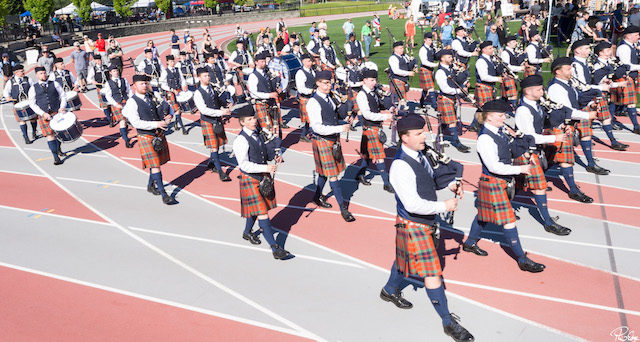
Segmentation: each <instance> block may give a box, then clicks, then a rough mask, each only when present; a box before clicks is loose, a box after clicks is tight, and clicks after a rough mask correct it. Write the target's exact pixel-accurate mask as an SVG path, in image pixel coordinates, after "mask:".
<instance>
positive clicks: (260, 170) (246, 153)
mask: <svg viewBox="0 0 640 342" xmlns="http://www.w3.org/2000/svg"><path fill="white" fill-rule="evenodd" d="M238 120H239V121H240V126H242V129H241V130H240V134H238V136H237V137H236V139H235V140H234V141H233V153H234V154H235V156H236V160H237V162H238V167H239V168H240V171H242V172H241V173H240V215H241V216H242V217H244V218H246V220H247V221H246V224H245V229H244V232H243V233H242V238H243V239H245V240H247V241H249V242H250V243H251V244H254V245H258V244H260V243H261V241H260V237H259V231H256V232H252V231H251V229H252V228H253V226H254V224H255V223H256V219H257V220H258V226H260V228H261V230H262V235H263V236H264V239H265V240H267V243H268V244H269V246H270V247H271V251H272V253H273V257H274V258H275V259H278V260H282V259H286V258H288V257H289V256H290V254H289V252H288V251H286V250H285V249H284V248H282V247H280V246H278V245H277V244H276V241H275V239H274V236H273V235H274V232H273V228H272V227H271V221H270V220H269V210H271V209H273V208H275V207H276V205H277V204H276V198H275V193H274V194H273V196H269V195H267V196H265V194H262V193H261V192H260V181H261V180H262V179H263V178H264V177H270V175H269V174H270V173H274V172H276V170H277V169H278V165H277V164H271V165H269V164H267V161H269V160H272V159H275V161H276V163H280V162H281V161H282V157H280V156H279V155H277V154H276V153H275V151H274V147H273V145H271V144H269V143H267V142H266V141H264V138H263V135H262V134H260V130H259V129H258V127H259V125H258V120H257V119H256V117H255V113H254V111H253V107H252V106H251V105H250V104H247V105H245V106H243V107H241V108H240V109H238ZM276 139H277V138H276Z"/></svg>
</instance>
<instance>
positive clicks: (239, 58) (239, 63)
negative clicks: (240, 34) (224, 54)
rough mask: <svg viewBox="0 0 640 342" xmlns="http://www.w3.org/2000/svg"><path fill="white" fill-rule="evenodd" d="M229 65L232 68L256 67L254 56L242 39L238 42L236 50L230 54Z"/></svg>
mask: <svg viewBox="0 0 640 342" xmlns="http://www.w3.org/2000/svg"><path fill="white" fill-rule="evenodd" d="M229 67H230V68H231V69H232V70H235V69H237V68H241V69H244V68H255V64H254V63H253V58H252V57H251V54H250V53H249V52H248V51H247V50H245V49H244V44H243V43H242V41H239V42H237V43H236V51H234V52H232V53H231V56H229Z"/></svg>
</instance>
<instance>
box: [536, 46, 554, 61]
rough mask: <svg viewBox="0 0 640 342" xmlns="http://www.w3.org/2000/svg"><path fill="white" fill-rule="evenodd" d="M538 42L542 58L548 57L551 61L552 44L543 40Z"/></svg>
mask: <svg viewBox="0 0 640 342" xmlns="http://www.w3.org/2000/svg"><path fill="white" fill-rule="evenodd" d="M539 44H540V49H541V50H542V52H541V53H542V58H549V59H551V62H553V46H551V45H549V44H547V43H544V42H542V41H541V42H539Z"/></svg>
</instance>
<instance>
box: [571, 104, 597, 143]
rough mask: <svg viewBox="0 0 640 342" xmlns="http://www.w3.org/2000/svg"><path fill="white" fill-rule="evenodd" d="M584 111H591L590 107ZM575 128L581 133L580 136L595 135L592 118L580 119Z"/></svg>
mask: <svg viewBox="0 0 640 342" xmlns="http://www.w3.org/2000/svg"><path fill="white" fill-rule="evenodd" d="M583 110H584V111H589V110H590V109H589V108H584V109H583ZM575 129H577V130H578V133H580V137H581V138H583V137H590V136H592V135H593V129H592V128H591V120H590V119H582V120H580V121H578V123H576V125H575Z"/></svg>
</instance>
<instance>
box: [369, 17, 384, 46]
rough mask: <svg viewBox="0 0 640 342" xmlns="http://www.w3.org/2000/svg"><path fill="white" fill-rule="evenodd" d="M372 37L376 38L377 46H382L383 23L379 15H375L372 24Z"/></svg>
mask: <svg viewBox="0 0 640 342" xmlns="http://www.w3.org/2000/svg"><path fill="white" fill-rule="evenodd" d="M371 29H372V35H373V36H374V37H376V44H375V45H374V46H380V32H381V31H382V21H381V20H380V16H379V15H378V14H377V13H374V14H373V22H371Z"/></svg>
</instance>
